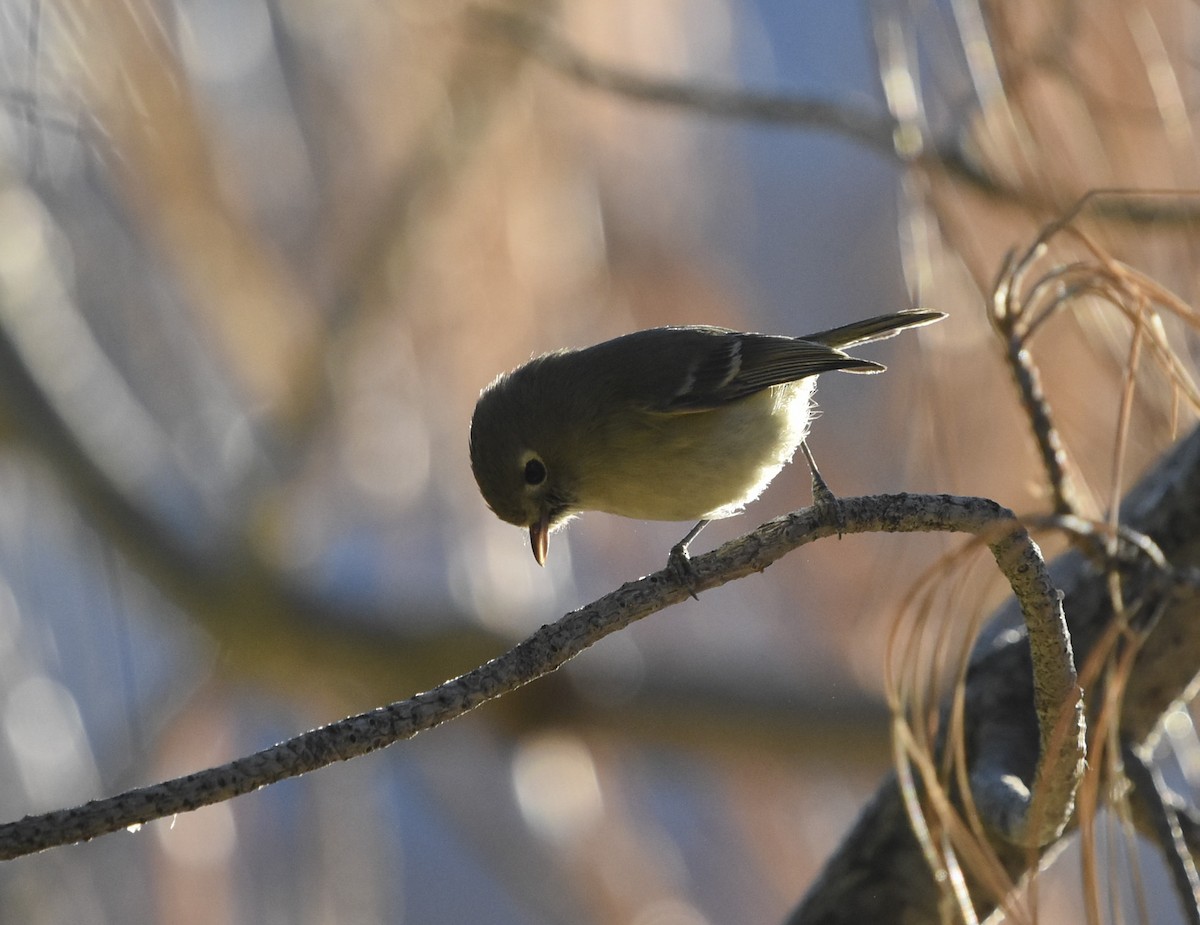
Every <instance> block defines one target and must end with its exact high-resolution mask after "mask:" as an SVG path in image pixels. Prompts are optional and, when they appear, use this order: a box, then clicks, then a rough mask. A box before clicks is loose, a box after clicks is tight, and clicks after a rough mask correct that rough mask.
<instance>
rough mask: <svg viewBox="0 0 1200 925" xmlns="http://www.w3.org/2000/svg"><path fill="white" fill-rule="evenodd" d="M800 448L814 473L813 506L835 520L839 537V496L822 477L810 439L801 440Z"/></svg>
mask: <svg viewBox="0 0 1200 925" xmlns="http://www.w3.org/2000/svg"><path fill="white" fill-rule="evenodd" d="M800 450H801V452H803V453H804V459H805V461H807V462H808V471H809V472H811V473H812V493H813V506H814V507H816V508H817V509H818V510H819V511H821V512H822V513H823V514H824V515H825V516H827V517H829V518H830V519H832V520H833V521H834V523H835V524H836V525H837V528H838V538H839V539H840V538H841V536H842V523H843V522H842V511H841V508H840V507H838V503H837V496H836V495H835V494H834V493H833V492H832V491H830V490H829V486H828V485H826V484H825V479H823V478H822V477H821V470H820V469H818V468H817V461H816V460H815V459H813V454H812V450H810V449H809V448H808V441H807V440H801V441H800Z"/></svg>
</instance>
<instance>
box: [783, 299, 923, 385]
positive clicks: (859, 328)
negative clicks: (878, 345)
mask: <svg viewBox="0 0 1200 925" xmlns="http://www.w3.org/2000/svg"><path fill="white" fill-rule="evenodd" d="M945 317H946V313H945V312H935V311H930V310H928V309H923V308H911V309H906V310H905V311H902V312H893V313H892V314H890V315H876V316H875V317H874V318H865V319H863V320H862V321H855V322H852V323H850V324H845V325H842V326H841V327H837V328H830V329H829V330H828V331H819V332H817V333H816V334H806V335H805V336H804V337H803V338H802V340H807V341H813V342H814V343H818V344H825V345H826V346H828V347H834V348H837V349H842V348H845V347H855V346H857V345H858V344H866V343H870V342H871V341H876V340H885V339H886V338H889V337H894V336H895V335H896V334H898V333H900V332H901V331H903V330H904V329H905V328H916V327H920V326H921V325H924V324H933V322H935V321H940V320H941V319H942V318H945ZM848 371H849V370H848ZM863 371H864V372H865V371H866V370H863Z"/></svg>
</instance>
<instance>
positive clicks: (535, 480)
mask: <svg viewBox="0 0 1200 925" xmlns="http://www.w3.org/2000/svg"><path fill="white" fill-rule="evenodd" d="M544 481H546V464H545V463H543V462H542V461H541V460H540V459H537V458H536V457H535V458H533V459H531V460H529V462H527V463H525V484H526V485H541V484H542V482H544Z"/></svg>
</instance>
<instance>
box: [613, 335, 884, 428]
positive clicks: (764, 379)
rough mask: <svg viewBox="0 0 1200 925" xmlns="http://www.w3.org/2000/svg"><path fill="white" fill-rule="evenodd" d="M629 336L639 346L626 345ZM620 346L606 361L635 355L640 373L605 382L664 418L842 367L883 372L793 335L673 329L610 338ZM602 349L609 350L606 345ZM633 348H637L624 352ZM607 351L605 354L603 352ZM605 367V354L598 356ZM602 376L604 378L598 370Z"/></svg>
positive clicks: (623, 374)
mask: <svg viewBox="0 0 1200 925" xmlns="http://www.w3.org/2000/svg"><path fill="white" fill-rule="evenodd" d="M629 339H637V340H638V341H640V343H637V344H636V345H631V344H629ZM621 341H624V342H625V344H624V348H623V349H622V348H618V349H617V350H615V351H613V353H612V359H613V361H614V362H615V363H617V364H618V365H620V360H619V359H618V357H627V356H630V355H633V356H637V357H639V358H640V362H641V365H643V366H644V368H643V369H640V370H636V371H635V370H629V369H623V370H619V371H617V370H613V369H612V368H611V367H608V368H607V369H605V372H608V373H614V372H617V373H618V375H613V376H612V377H611V381H614V383H615V382H616V381H617V380H618V378H619V380H620V381H621V382H622V383H623V384H625V387H624V388H622V389H621V390H622V391H626V397H627V398H629V399H630V400H632V401H635V402H636V403H638V404H641V405H643V407H646V408H647V409H648V410H651V411H657V412H664V413H675V414H677V413H683V412H693V411H705V410H709V409H712V408H718V407H720V406H721V405H724V404H727V403H728V402H732V401H737V400H738V399H740V398H746V397H747V396H750V395H753V394H754V393H756V392H761V391H762V390H763V389H766V388H770V387H771V386H773V385H780V384H782V383H784V382H794V381H795V380H797V379H804V378H807V377H808V376H815V375H817V374H818V373H824V372H829V371H831V370H835V369H842V370H846V371H849V372H878V371H880V370H882V369H883V367H882V366H881V365H880V364H878V363H872V362H871V361H869V360H860V359H857V358H855V357H852V356H848V355H847V354H845V353H843V352H842V351H841V350H838V349H837V348H835V347H830V346H828V345H827V344H820V343H814V342H812V341H808V340H800V339H798V338H794V337H779V336H775V335H770V334H743V333H740V332H737V331H729V330H726V329H724V328H712V327H697V326H688V327H678V328H654V329H651V330H648V331H638V332H636V333H635V334H628V335H626V336H625V337H622V338H617V341H616V342H614V341H610V342H609V344H615V343H617V342H621ZM604 346H608V345H604ZM629 346H636V347H637V349H636V350H632V351H631V350H628V347H629ZM605 352H606V353H607V351H605ZM596 360H597V361H598V362H597V366H598V367H599V368H604V363H603V357H601V356H596ZM602 375H603V373H602Z"/></svg>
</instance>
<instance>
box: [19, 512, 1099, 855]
mask: <svg viewBox="0 0 1200 925" xmlns="http://www.w3.org/2000/svg"><path fill="white" fill-rule="evenodd" d="M929 531H954V532H966V533H971V534H976V535H979V536H981V537H983V538H984V539H985V540H987V541H989V543H990V544H991V545H992V548H993V552H994V554H995V555H996V559H997V563H998V564H999V565H1000V567H1001V569H1002V570H1003V571H1004V572H1005V574H1006V576H1007V577H1008V578H1009V581H1010V583H1011V584H1012V585H1013V588H1014V592H1015V593H1016V594H1017V596H1018V598H1019V599H1020V600H1021V601H1022V606H1023V609H1024V610H1025V612H1026V615H1027V617H1028V618H1029V626H1030V634H1031V636H1032V637H1034V638H1038V639H1041V640H1043V641H1045V642H1046V643H1047V647H1048V652H1049V653H1050V655H1049V662H1048V663H1047V664H1046V665H1045V666H1044V667H1045V669H1046V670H1045V672H1044V674H1042V675H1040V677H1042V678H1044V680H1045V684H1044V687H1043V688H1042V689H1041V690H1042V693H1043V694H1044V699H1045V701H1046V705H1047V710H1048V712H1049V713H1050V714H1052V715H1053V716H1057V715H1058V711H1059V710H1060V709H1061V708H1062V704H1063V702H1064V700H1063V699H1062V698H1065V700H1066V702H1068V703H1069V702H1070V701H1071V698H1072V697H1077V694H1078V692H1077V688H1075V687H1074V684H1075V682H1074V668H1073V665H1072V664H1071V661H1070V644H1069V641H1067V640H1066V639H1065V637H1062V638H1059V639H1058V640H1057V641H1055V640H1054V636H1055V635H1056V634H1061V632H1062V629H1063V627H1064V626H1065V624H1064V623H1063V621H1062V611H1061V603H1060V602H1059V598H1058V594H1057V592H1055V590H1054V588H1053V585H1052V584H1051V583H1050V579H1049V577H1048V575H1047V574H1046V571H1045V567H1044V563H1043V562H1042V560H1041V556H1040V553H1038V551H1037V547H1036V545H1035V544H1034V543H1033V542H1032V540H1031V539H1030V538H1029V535H1028V533H1027V532H1026V531H1025V530H1024V528H1023V527H1021V526H1020V525H1019V524H1018V523H1017V522H1016V520H1015V519H1014V518H1013V515H1012V513H1011V512H1010V511H1008V510H1007V509H1005V508H1003V507H1001V506H1000V505H998V504H996V503H995V502H993V501H988V500H986V499H981V498H963V497H955V496H951V495H909V494H899V495H878V496H872V497H863V498H845V499H839V500H838V501H837V502H836V504H834V505H829V506H824V507H822V508H820V509H817V508H805V509H803V510H800V511H797V512H795V513H793V514H790V515H788V516H786V517H782V518H779V519H777V520H773V521H770V522H768V523H766V524H763V525H762V526H761V527H759V528H758V529H757V530H754V531H753V532H751V533H749V534H747V535H745V536H742V537H740V538H738V539H735V540H733V541H731V542H729V543H726V544H725V545H724V546H722V547H720V548H719V549H716V550H714V551H713V552H710V553H707V554H705V555H702V556H697V557H695V558H694V559H693V560H692V564H693V566H694V567H695V580H694V583H693V584H692V590H695V591H697V592H699V591H704V590H708V589H710V588H716V587H719V586H720V585H723V584H725V583H727V582H730V581H734V580H736V579H738V578H743V577H745V576H747V575H749V574H751V573H753V572H761V571H762V570H763V569H765V568H767V567H768V566H769V565H771V564H772V563H773V562H775V561H776V560H778V559H779V558H780V557H781V556H783V555H785V554H787V553H788V552H790V551H792V550H794V549H797V548H799V547H800V546H803V545H806V544H808V543H811V542H813V541H814V540H817V539H821V538H822V537H828V536H831V535H833V534H836V533H838V532H841V533H868V532H888V533H897V532H899V533H905V532H929ZM688 595H689V588H688V587H686V586H685V585H684V584H682V583H680V582H679V581H678V580H677V579H676V578H675V577H674V575H673V573H671V572H670V571H669V570H666V569H664V570H663V571H660V572H656V573H654V574H652V575H648V576H646V577H644V578H641V579H639V580H637V581H632V582H629V583H627V584H625V585H624V586H622V587H621V588H618V589H617V590H616V591H613V592H612V593H610V594H607V595H605V596H604V597H602V598H600V599H599V600H597V601H595V602H594V603H592V604H589V605H588V606H586V607H583V608H581V609H580V610H576V611H573V612H571V613H568V614H567V615H565V616H564V617H562V618H561V619H560V620H558V621H557V622H555V623H552V624H549V625H546V626H543V627H541V628H540V629H539V630H537V632H535V633H534V634H533V635H532V636H530V637H529V638H528V639H526V640H525V641H523V642H521V643H519V644H518V645H517V646H515V647H514V648H512V649H511V650H509V651H508V652H506V653H505V654H503V655H501V656H499V657H497V658H495V659H493V660H492V661H489V662H488V663H487V664H485V665H481V666H480V667H478V668H475V669H474V670H472V671H469V672H467V673H466V674H463V675H461V676H460V677H457V678H455V679H453V680H450V681H447V682H445V683H444V684H441V685H439V686H438V687H435V688H433V689H432V690H430V691H427V692H425V693H423V694H418V695H417V696H416V697H413V698H411V699H409V700H406V701H402V702H399V703H394V704H391V705H389V706H386V707H380V708H379V709H376V710H372V711H371V712H368V713H362V714H359V715H358V716H353V717H350V718H348V719H345V720H341V721H340V722H336V723H332V724H330V725H328V726H324V727H322V728H320V729H315V730H313V731H311V732H307V733H305V734H303V735H300V736H297V737H295V738H293V739H289V740H288V741H286V742H282V743H280V744H278V745H275V746H273V747H272V748H268V749H265V750H264V751H261V752H258V753H256V754H254V755H250V756H248V757H245V758H240V759H238V760H236V761H233V762H230V763H228V764H225V765H222V766H220V767H216V768H211V769H209V770H206V771H201V772H198V773H195V774H189V775H187V776H186V777H180V778H176V779H174V780H170V781H166V782H164V783H160V784H155V785H152V786H149V787H143V788H140V789H136V790H131V791H128V792H126V793H123V794H120V795H118V796H114V797H110V798H108V799H104V800H95V801H92V802H90V803H87V804H85V805H83V806H79V807H76V808H73V809H67V810H60V811H56V812H51V813H46V814H43V815H40V816H29V817H26V818H25V819H22V820H20V821H17V822H12V823H8V824H6V825H3V826H0V859H9V858H14V857H19V856H21V855H25V854H30V853H33V852H37V851H41V850H44V849H47V848H51V847H55V846H58V845H65V844H71V843H74V842H78V841H87V840H89V839H92V838H95V837H97V836H99V835H104V834H107V833H109V832H115V831H118V830H120V829H126V828H131V827H134V826H138V825H140V824H142V823H145V822H149V821H151V820H153V819H160V818H163V817H165V816H172V815H174V814H176V813H180V812H186V811H188V810H192V809H196V808H198V807H200V806H206V805H209V804H212V803H216V802H220V801H223V800H227V799H229V798H231V797H234V796H239V795H241V794H244V793H249V792H251V791H253V790H257V789H258V788H260V787H263V786H266V785H267V784H271V783H274V782H276V781H280V780H284V779H286V778H289V777H296V776H298V775H300V774H304V773H307V772H308V771H313V770H316V769H317V768H321V767H325V766H326V765H329V764H332V763H334V762H337V761H345V760H347V759H350V758H355V757H358V756H360V755H365V754H368V753H369V752H372V751H375V750H377V749H380V748H385V747H386V746H388V745H391V744H393V743H395V742H397V741H400V740H403V739H408V738H411V737H412V736H414V735H416V734H417V733H419V732H422V731H425V730H427V729H432V728H433V727H435V726H437V725H440V724H441V723H444V722H447V721H448V720H451V719H454V718H456V717H458V716H461V715H462V714H464V713H466V712H468V711H470V710H472V709H474V708H475V707H477V706H479V705H480V704H483V703H486V702H487V701H489V700H493V699H495V698H497V697H499V696H501V695H503V694H506V693H509V692H511V691H513V690H515V689H517V688H518V687H521V686H523V685H525V684H528V683H529V682H531V681H533V680H536V679H537V678H540V677H543V676H544V675H547V674H549V673H550V672H553V671H554V670H556V669H557V668H559V667H560V666H561V665H563V664H564V663H565V662H567V661H568V660H569V659H571V658H573V657H574V656H575V655H577V654H579V653H580V652H582V651H583V650H584V649H586V648H587V647H589V646H591V645H593V644H594V643H596V642H598V641H599V640H600V639H603V638H604V637H605V636H607V635H609V634H610V633H613V632H616V631H617V630H619V629H622V628H624V627H626V626H629V625H630V624H631V623H633V622H635V621H636V620H640V619H642V618H644V617H647V616H649V615H650V614H652V613H656V612H658V611H660V610H662V609H664V608H666V607H669V606H671V605H672V604H678V603H682V602H683V601H685V600H687V599H688ZM1064 655H1065V658H1064ZM1049 815H1051V816H1053V815H1054V813H1053V812H1051V813H1050V814H1049Z"/></svg>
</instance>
